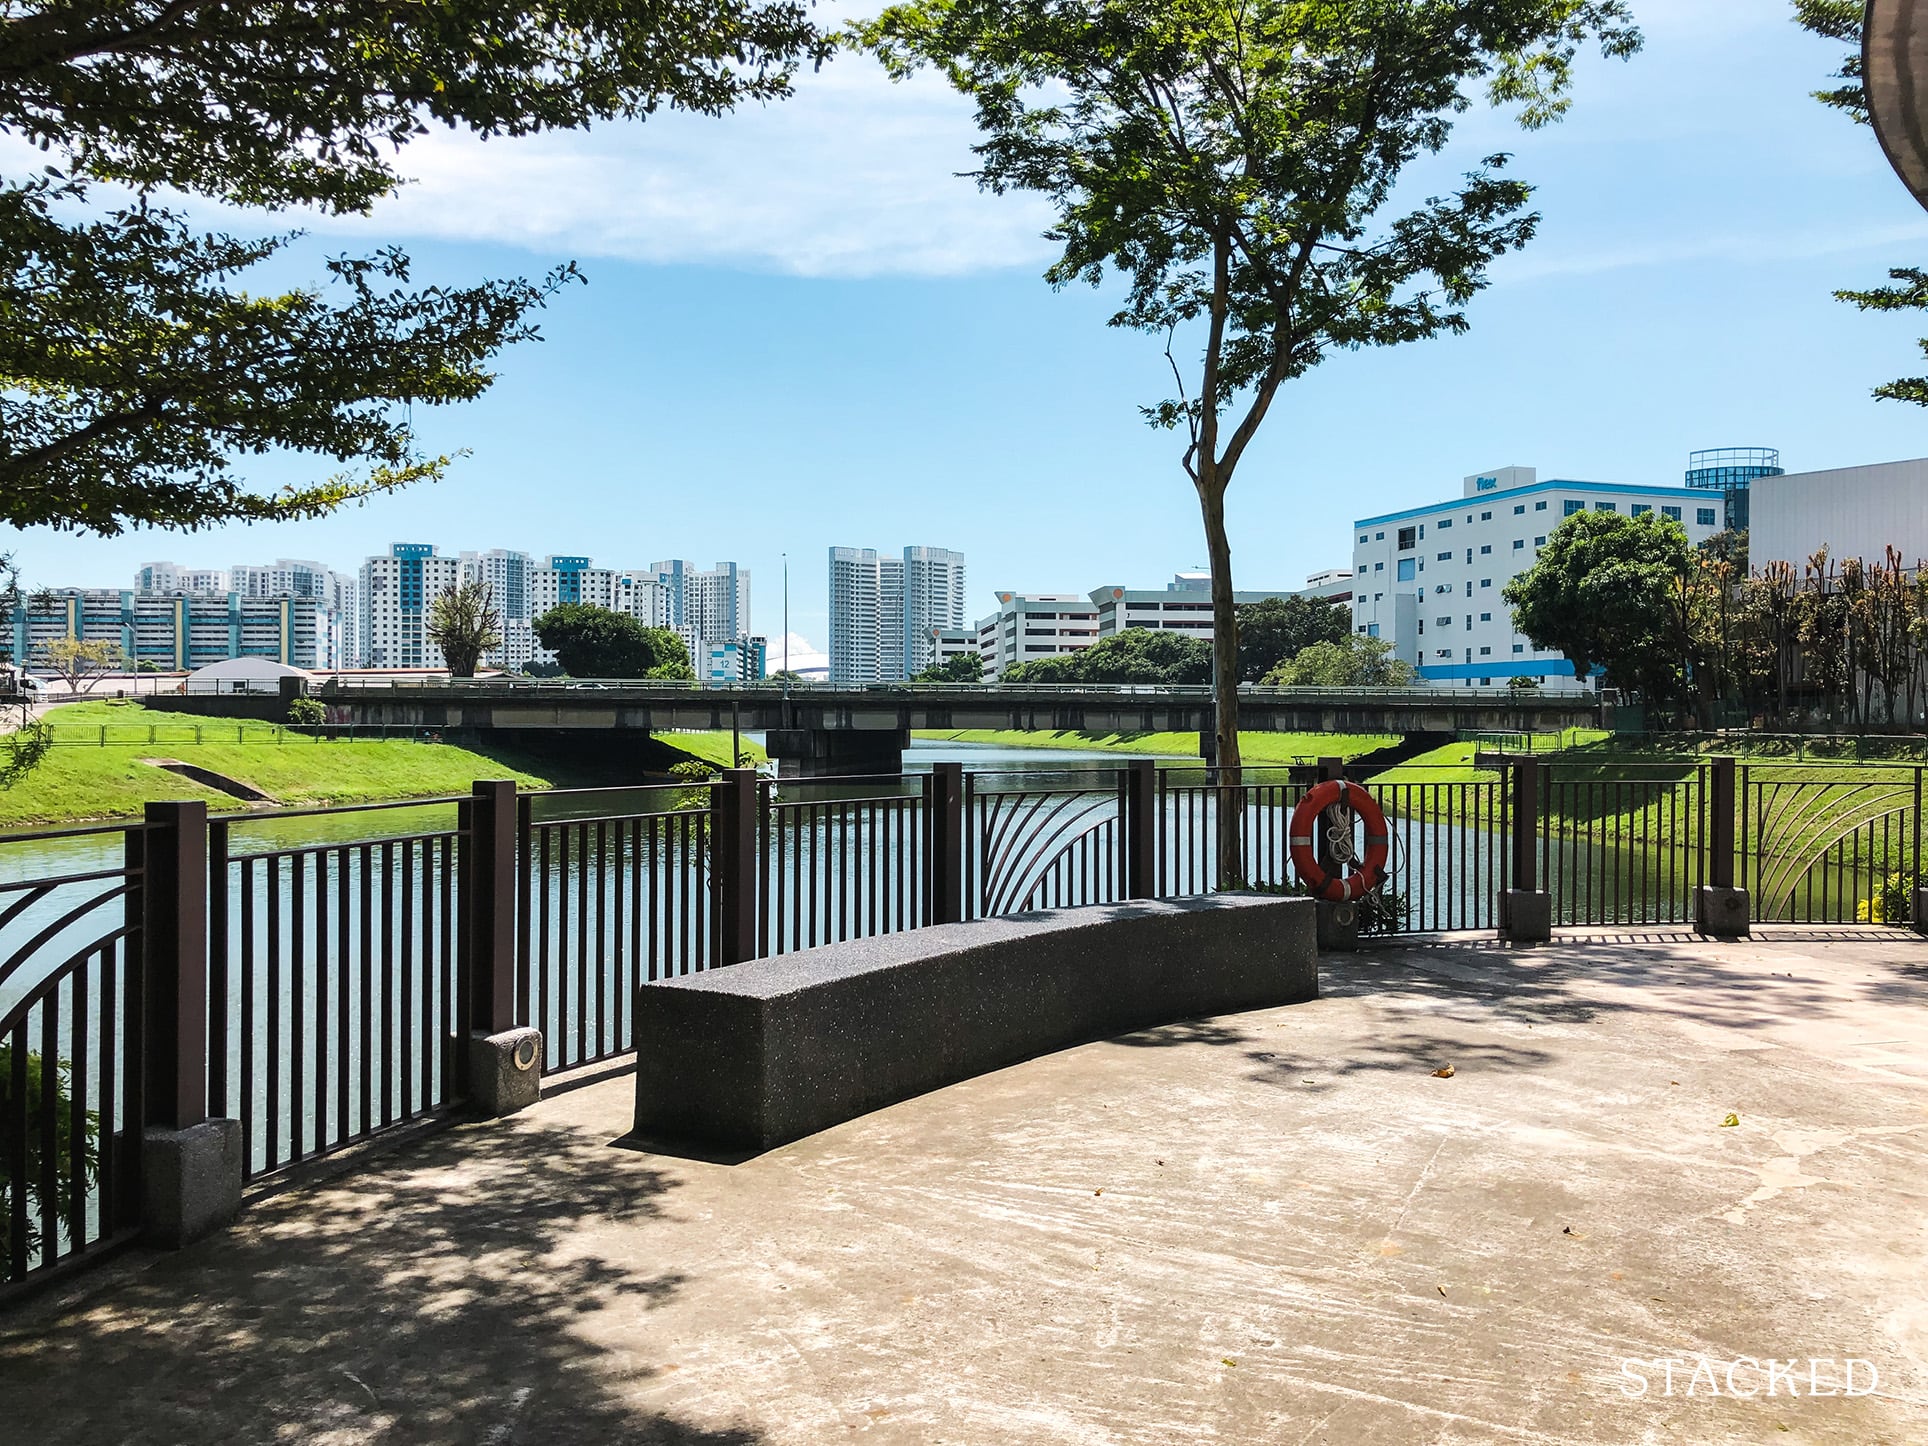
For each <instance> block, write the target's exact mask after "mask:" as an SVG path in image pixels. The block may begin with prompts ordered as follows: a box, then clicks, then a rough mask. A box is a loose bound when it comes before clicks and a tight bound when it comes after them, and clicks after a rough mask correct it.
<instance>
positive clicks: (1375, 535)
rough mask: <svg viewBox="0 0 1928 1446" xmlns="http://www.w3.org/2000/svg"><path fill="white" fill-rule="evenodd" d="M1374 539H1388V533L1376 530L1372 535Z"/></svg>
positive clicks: (1376, 540) (1381, 540) (1379, 540)
mask: <svg viewBox="0 0 1928 1446" xmlns="http://www.w3.org/2000/svg"><path fill="white" fill-rule="evenodd" d="M1372 540H1373V541H1374V542H1384V541H1385V540H1386V534H1385V533H1383V532H1375V533H1373V535H1372Z"/></svg>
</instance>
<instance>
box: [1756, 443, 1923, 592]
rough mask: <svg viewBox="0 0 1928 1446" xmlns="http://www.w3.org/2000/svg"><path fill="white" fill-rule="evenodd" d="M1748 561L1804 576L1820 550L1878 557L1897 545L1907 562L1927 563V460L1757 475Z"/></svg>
mask: <svg viewBox="0 0 1928 1446" xmlns="http://www.w3.org/2000/svg"><path fill="white" fill-rule="evenodd" d="M1750 490H1751V491H1752V493H1753V517H1752V525H1751V527H1750V528H1749V531H1748V535H1747V560H1748V565H1749V566H1750V567H1751V568H1753V570H1754V571H1756V572H1758V571H1760V570H1761V568H1763V567H1765V566H1766V565H1767V564H1768V563H1770V562H1785V563H1788V564H1790V565H1791V566H1792V567H1793V568H1794V571H1795V574H1796V575H1797V576H1799V575H1800V574H1801V572H1802V570H1803V569H1804V568H1805V567H1806V565H1807V560H1808V559H1809V558H1810V557H1812V556H1813V555H1814V554H1815V553H1816V552H1818V551H1819V550H1820V549H1821V548H1823V547H1825V548H1827V550H1828V555H1829V556H1830V557H1831V558H1833V559H1834V560H1835V561H1836V562H1839V561H1840V560H1841V559H1843V558H1848V557H1859V558H1865V559H1866V560H1867V561H1869V562H1880V561H1881V560H1882V559H1883V558H1885V557H1886V556H1887V552H1888V549H1889V548H1890V547H1892V548H1894V549H1895V551H1896V552H1899V553H1900V554H1901V564H1902V566H1903V567H1907V568H1913V567H1914V566H1915V565H1916V564H1917V563H1920V562H1923V561H1928V458H1916V459H1915V460H1913V461H1909V462H1880V463H1876V464H1874V465H1872V466H1867V467H1835V468H1832V469H1830V470H1828V471H1825V472H1794V473H1790V474H1788V475H1786V476H1781V477H1761V478H1757V479H1756V480H1755V481H1754V482H1753V483H1752V484H1751V488H1750Z"/></svg>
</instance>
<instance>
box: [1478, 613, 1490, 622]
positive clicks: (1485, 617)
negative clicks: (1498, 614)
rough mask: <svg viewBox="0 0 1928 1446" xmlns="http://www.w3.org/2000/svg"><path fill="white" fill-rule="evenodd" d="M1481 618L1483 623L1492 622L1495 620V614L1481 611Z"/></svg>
mask: <svg viewBox="0 0 1928 1446" xmlns="http://www.w3.org/2000/svg"><path fill="white" fill-rule="evenodd" d="M1479 620H1480V621H1481V622H1483V623H1490V622H1492V621H1493V615H1492V614H1491V613H1481V614H1480V615H1479Z"/></svg>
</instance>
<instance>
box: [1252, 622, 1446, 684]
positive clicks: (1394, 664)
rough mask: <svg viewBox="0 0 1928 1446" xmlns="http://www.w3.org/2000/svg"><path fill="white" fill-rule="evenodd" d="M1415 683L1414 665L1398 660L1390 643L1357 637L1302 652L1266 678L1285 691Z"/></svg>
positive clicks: (1312, 646) (1349, 635) (1323, 643)
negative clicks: (1285, 689) (1286, 689)
mask: <svg viewBox="0 0 1928 1446" xmlns="http://www.w3.org/2000/svg"><path fill="white" fill-rule="evenodd" d="M1412 681H1413V668H1412V664H1411V663H1408V662H1407V661H1406V660H1405V659H1404V658H1396V657H1394V656H1393V651H1392V644H1391V643H1390V642H1388V641H1387V640H1386V639H1385V638H1368V637H1361V636H1360V635H1359V634H1357V633H1347V634H1345V635H1344V636H1343V637H1341V638H1339V639H1338V640H1337V641H1336V642H1335V641H1333V640H1331V639H1323V640H1321V641H1319V642H1316V643H1312V644H1310V645H1308V646H1306V647H1304V648H1301V649H1299V651H1298V652H1297V653H1296V654H1294V655H1293V656H1292V657H1291V658H1289V659H1287V660H1286V661H1284V662H1281V663H1279V664H1277V665H1275V666H1274V667H1273V669H1272V671H1271V672H1269V673H1267V674H1266V675H1265V682H1267V683H1269V684H1272V685H1273V686H1275V687H1281V688H1403V687H1407V686H1409V685H1410V684H1411V683H1412Z"/></svg>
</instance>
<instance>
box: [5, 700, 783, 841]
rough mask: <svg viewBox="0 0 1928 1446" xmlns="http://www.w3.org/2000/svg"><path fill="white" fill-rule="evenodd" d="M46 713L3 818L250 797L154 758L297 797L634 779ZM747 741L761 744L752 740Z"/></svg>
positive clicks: (115, 706) (722, 746)
mask: <svg viewBox="0 0 1928 1446" xmlns="http://www.w3.org/2000/svg"><path fill="white" fill-rule="evenodd" d="M47 722H48V723H49V724H50V725H51V726H52V728H53V730H54V737H55V739H56V742H55V744H54V746H53V747H52V748H50V749H48V750H47V755H46V757H44V758H43V759H42V760H41V761H40V763H39V764H38V765H37V766H36V767H35V768H34V770H33V771H32V772H31V773H29V774H28V775H27V776H26V777H25V778H24V779H22V780H21V781H20V782H18V783H16V784H15V785H14V786H13V787H12V788H8V789H0V827H15V826H21V825H28V824H45V823H66V822H71V821H75V820H80V819H95V818H123V817H126V816H128V815H130V814H138V813H139V812H140V811H141V808H142V805H144V804H146V803H149V802H156V801H159V800H162V799H187V798H198V799H201V800H203V801H205V802H206V803H207V805H208V807H209V808H210V809H215V810H230V809H235V808H239V807H243V806H244V805H243V804H242V803H241V801H240V800H239V799H237V798H235V797H234V796H233V795H231V794H227V793H223V792H220V791H218V790H216V789H213V788H208V787H206V786H204V785H202V784H199V783H195V782H193V781H191V780H189V779H187V778H184V777H182V776H181V775H180V774H178V773H174V772H172V771H170V770H168V769H166V768H163V767H160V766H159V765H158V764H157V763H154V762H150V761H148V760H150V759H167V760H170V761H174V762H180V763H189V764H193V765H194V766H195V767H197V768H205V769H208V770H210V771H211V772H214V773H218V774H220V775H222V776H223V777H225V778H231V779H233V780H235V781H236V782H239V783H244V784H246V785H248V786H249V787H250V788H253V789H255V790H257V791H258V792H261V793H264V794H266V795H267V796H268V797H269V798H271V799H273V800H274V801H275V802H276V803H279V804H283V805H286V806H290V807H293V806H297V805H300V806H309V805H317V804H347V803H382V802H388V801H392V800H395V799H405V798H433V797H436V796H439V795H447V794H455V793H467V792H468V791H469V787H470V785H471V784H472V783H473V782H474V781H475V780H476V779H478V778H513V779H514V780H515V781H516V784H517V786H518V787H521V788H525V789H545V788H570V787H587V786H593V785H598V784H607V783H611V782H627V781H632V780H628V779H612V778H611V776H610V774H609V772H608V770H606V769H600V768H593V767H586V766H582V765H577V764H573V763H570V762H567V761H559V760H557V759H555V758H549V757H542V758H538V757H535V756H532V755H529V754H525V753H520V752H516V751H513V750H509V749H494V748H491V749H487V750H481V749H471V748H463V747H458V746H457V745H455V744H452V743H441V742H419V741H416V740H414V739H402V738H393V739H386V740H363V739H354V740H348V739H317V738H315V737H314V736H312V735H309V734H303V733H296V732H292V731H290V730H288V729H286V728H282V727H279V726H277V725H275V724H272V723H240V722H236V721H233V720H228V719H195V718H191V717H188V716H186V715H184V714H179V713H165V712H160V711H158V710H156V711H149V710H147V709H145V708H143V707H141V706H140V705H139V704H137V703H135V702H133V701H131V700H107V699H100V700H95V701H92V702H85V703H74V704H68V705H66V706H63V707H59V708H54V709H51V710H50V711H49V712H48V714H47ZM197 738H198V740H199V741H197ZM656 741H658V742H659V743H661V744H663V745H664V746H665V748H667V749H670V750H675V752H677V753H680V754H684V755H688V756H690V757H696V758H701V759H702V760H703V761H705V762H709V763H714V764H716V765H718V766H727V764H728V762H729V752H730V735H729V734H728V733H722V734H704V733H677V734H671V735H669V736H667V737H665V738H662V739H658V740H656ZM745 750H746V751H751V752H755V753H757V754H759V755H760V754H761V752H762V750H761V749H754V748H752V747H751V745H749V744H748V743H747V742H746V744H745ZM670 761H672V762H673V761H675V760H674V757H672V758H671V759H670Z"/></svg>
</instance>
